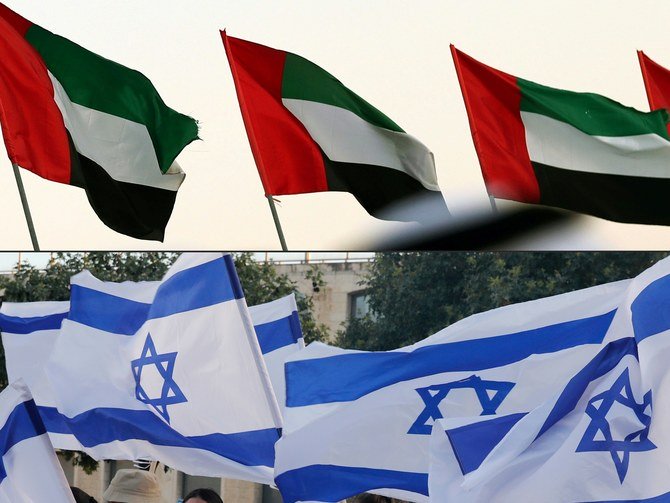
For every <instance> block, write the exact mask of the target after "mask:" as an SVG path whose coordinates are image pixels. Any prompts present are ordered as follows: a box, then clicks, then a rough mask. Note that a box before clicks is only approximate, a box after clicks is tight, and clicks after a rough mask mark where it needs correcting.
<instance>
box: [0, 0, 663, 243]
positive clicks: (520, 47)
mask: <svg viewBox="0 0 670 503" xmlns="http://www.w3.org/2000/svg"><path fill="white" fill-rule="evenodd" d="M4 1H5V3H6V5H8V6H9V7H10V8H12V9H14V10H16V11H18V12H19V13H20V14H22V15H23V16H24V17H26V18H28V19H30V20H32V21H33V22H35V23H37V24H40V25H42V26H43V27H45V28H47V29H49V30H51V31H53V32H55V33H57V34H59V35H62V36H64V37H66V38H69V39H70V40H72V41H75V42H77V43H79V44H80V45H83V46H84V47H86V48H88V49H90V50H92V51H94V52H96V53H98V54H100V55H102V56H105V57H107V58H109V59H112V60H115V61H117V62H119V63H122V64H124V65H126V66H129V67H131V68H135V69H138V70H140V71H142V72H143V73H144V74H145V75H147V76H148V77H149V78H150V79H151V80H152V82H153V83H154V85H155V86H156V88H157V89H158V91H159V92H160V94H161V95H162V97H163V98H164V100H165V101H166V103H167V104H168V105H169V106H171V107H172V108H174V109H176V110H178V111H180V112H182V113H185V114H188V115H191V116H192V117H194V118H196V119H197V120H198V121H199V123H200V136H201V138H202V141H198V142H195V143H193V144H191V145H190V146H188V147H186V149H185V150H184V151H183V153H182V154H181V155H180V156H179V157H178V162H179V164H180V165H181V166H182V168H183V169H184V171H185V172H186V173H187V176H186V181H185V182H184V184H183V186H182V188H181V189H180V191H179V194H178V196H177V203H176V205H175V208H174V213H173V216H172V218H171V221H170V223H169V225H168V227H167V231H166V239H165V242H164V243H158V242H147V241H141V240H136V239H133V238H129V237H126V236H123V235H121V234H117V233H115V232H114V231H112V230H110V229H108V228H107V227H105V226H104V225H103V224H102V223H101V222H100V221H99V220H98V218H97V216H96V215H95V213H94V212H93V210H92V209H91V208H90V206H89V204H88V201H87V200H86V196H85V193H84V192H83V191H82V190H81V189H78V188H75V187H70V186H66V185H60V184H56V183H54V182H49V181H47V180H43V179H40V178H39V177H37V176H35V175H33V174H32V173H30V172H28V171H26V170H22V177H23V181H24V184H25V187H26V192H27V197H28V200H29V204H30V207H31V210H32V213H33V220H34V222H35V227H36V231H37V236H38V239H39V241H40V246H41V248H42V249H43V250H64V249H66V250H77V249H86V250H99V249H117V250H150V249H172V250H184V249H187V250H196V249H203V250H204V249H227V250H276V249H278V248H279V246H280V245H279V241H278V239H277V235H276V231H275V228H274V224H273V221H272V217H271V214H270V211H269V207H268V203H267V200H266V199H265V197H264V194H263V188H262V185H261V182H260V179H259V177H258V173H257V171H256V167H255V164H254V161H253V158H252V155H251V151H250V148H249V142H248V140H247V137H246V133H245V130H244V126H243V123H242V118H241V115H240V111H239V106H238V104H237V99H236V96H235V91H234V86H233V81H232V77H231V75H230V69H229V67H228V63H227V60H226V57H225V53H224V50H223V46H222V43H221V39H220V36H219V31H218V30H219V29H222V28H226V29H227V31H228V33H229V34H230V35H231V36H235V37H239V38H244V39H247V40H251V41H254V42H258V43H262V44H265V45H269V46H271V47H275V48H278V49H284V50H287V51H290V52H294V53H296V54H299V55H301V56H303V57H305V58H307V59H309V60H311V61H313V62H315V63H317V64H318V65H320V66H322V67H323V68H325V69H326V70H328V71H329V72H330V73H332V74H333V75H335V76H336V77H337V78H338V79H340V80H341V81H342V82H343V83H344V84H345V85H347V86H348V87H349V88H350V89H352V90H354V91H355V92H356V93H358V94H359V95H361V96H362V97H363V98H365V99H366V100H367V101H369V102H371V103H372V104H374V105H375V106H376V107H377V108H379V109H380V110H381V111H382V112H384V113H385V114H386V115H388V116H389V117H390V118H391V119H393V120H394V121H395V122H396V123H398V124H399V125H400V126H401V127H402V128H403V129H404V130H406V131H407V132H408V133H410V134H412V135H413V136H415V137H417V138H419V139H420V140H421V141H422V142H423V143H425V144H426V145H427V146H428V147H429V148H430V149H431V150H432V151H433V153H434V154H435V159H436V164H437V175H438V180H439V184H440V187H441V188H442V192H443V195H444V197H445V200H446V201H447V204H448V206H449V208H450V210H451V211H452V213H453V214H454V215H455V217H456V218H459V217H460V216H461V215H466V214H467V213H468V212H469V211H471V210H472V209H473V208H477V209H479V210H481V209H482V208H483V209H486V208H487V205H488V204H489V202H488V198H487V194H486V190H485V187H484V183H483V180H482V176H481V171H480V168H479V164H478V161H477V158H476V154H475V150H474V147H473V144H472V138H471V135H470V130H469V127H468V121H467V115H466V113H465V107H464V105H463V99H462V97H461V93H460V89H459V87H458V82H457V79H456V73H455V71H454V67H453V63H452V60H451V56H450V53H449V44H450V43H454V44H455V45H456V46H457V47H458V48H459V49H461V50H462V51H464V52H466V53H468V54H470V55H472V56H473V57H475V58H477V59H479V60H480V61H482V62H484V63H487V64H489V65H491V66H493V67H495V68H498V69H500V70H503V71H506V72H508V73H511V74H513V75H516V76H519V77H524V78H526V79H529V80H532V81H535V82H538V83H541V84H545V85H549V86H553V87H558V88H563V89H570V90H575V91H590V92H596V93H600V94H604V95H606V96H608V97H610V98H613V99H615V100H617V101H620V102H622V103H624V104H626V105H629V106H633V107H635V108H638V109H642V110H648V106H647V101H646V96H645V92H644V86H643V83H642V78H641V75H640V72H639V67H638V63H637V57H636V54H635V50H636V49H643V50H644V51H645V52H646V53H647V54H648V55H649V56H650V57H651V58H652V59H655V60H656V61H658V62H659V63H661V64H662V65H664V66H667V67H670V41H669V40H668V36H667V20H668V19H670V3H668V2H664V1H661V0H646V1H645V0H641V1H636V2H632V1H621V2H616V8H613V4H612V2H608V1H604V0H593V1H590V2H584V1H583V0H562V1H561V2H531V1H528V0H507V1H505V2H500V1H491V0H478V1H476V2H463V1H460V0H415V1H413V2H407V1H406V0H366V1H364V2H363V1H360V0H338V1H337V2H326V1H318V0H317V1H315V0H273V1H270V0H197V1H194V2H189V3H188V6H187V5H186V3H184V2H183V1H179V0H144V1H142V2H137V1H134V0H133V1H131V0H115V1H111V0H49V1H48V2H44V1H43V0H41V1H38V0H20V1H19V0H4ZM0 187H2V188H3V189H2V196H1V197H0V212H1V214H2V215H3V220H2V222H3V225H2V229H3V233H2V240H1V241H0V249H4V250H21V249H30V248H31V243H30V238H29V235H28V230H27V227H26V224H25V220H24V217H23V213H22V209H21V204H20V200H19V196H18V192H17V189H16V183H15V181H14V177H13V174H12V170H11V165H10V163H9V161H8V159H7V157H6V153H5V151H4V145H2V146H0ZM278 199H279V200H280V202H279V203H278V213H279V218H280V220H281V223H282V226H283V229H284V234H285V236H286V241H287V244H288V246H289V248H290V249H297V250H349V249H370V248H373V247H374V243H375V242H376V240H377V239H378V238H379V236H382V235H385V234H388V233H402V232H404V231H405V230H406V229H407V224H399V223H392V222H384V221H380V220H376V219H374V218H373V217H371V216H369V215H368V214H367V213H366V212H365V211H364V210H363V209H362V207H360V205H359V204H358V203H357V202H356V201H355V200H354V198H353V197H352V196H351V195H350V194H346V193H334V192H332V193H318V194H305V195H293V196H280V197H278ZM526 246H527V247H530V248H547V247H548V248H561V249H668V248H670V230H668V229H667V228H663V227H655V226H638V225H628V224H618V223H613V222H606V221H604V220H600V219H596V218H591V217H583V218H580V219H579V220H578V223H576V224H574V225H572V226H571V227H570V228H569V229H564V230H562V231H561V233H560V234H558V235H556V234H554V235H553V236H550V237H548V238H547V239H545V240H538V241H534V242H532V243H530V244H527V245H526ZM519 247H523V246H522V245H519Z"/></svg>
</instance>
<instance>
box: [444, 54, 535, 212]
mask: <svg viewBox="0 0 670 503" xmlns="http://www.w3.org/2000/svg"><path fill="white" fill-rule="evenodd" d="M451 54H452V57H453V59H454V64H455V65H456V73H457V74H458V80H459V83H460V85H461V91H462V93H463V99H464V100H465V108H466V109H467V112H468V119H469V121H470V129H471V131H472V138H473V140H474V143H475V149H476V150H477V156H478V157H479V164H480V165H481V168H482V175H483V176H484V183H486V188H487V190H488V192H489V194H490V195H492V196H494V197H498V198H501V199H512V200H515V201H522V202H527V203H537V202H539V200H540V188H539V186H538V183H537V179H536V178H535V172H534V170H533V167H532V165H531V163H530V158H529V157H528V148H527V146H526V132H525V129H524V126H523V122H522V121H521V112H520V103H521V91H520V90H519V87H518V86H517V83H516V77H513V76H511V75H508V74H506V73H503V72H501V71H498V70H495V69H493V68H491V67H489V66H486V65H484V64H482V63H480V62H479V61H477V60H475V59H473V58H471V57H470V56H468V55H467V54H465V53H463V52H461V51H459V50H458V49H456V48H455V47H454V46H453V45H452V46H451Z"/></svg>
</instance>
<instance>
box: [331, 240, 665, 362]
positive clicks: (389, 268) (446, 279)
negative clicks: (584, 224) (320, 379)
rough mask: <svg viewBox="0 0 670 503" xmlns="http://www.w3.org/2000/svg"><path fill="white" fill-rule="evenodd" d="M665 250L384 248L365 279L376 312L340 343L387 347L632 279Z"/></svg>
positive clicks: (348, 328) (350, 329)
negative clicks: (509, 308)
mask: <svg viewBox="0 0 670 503" xmlns="http://www.w3.org/2000/svg"><path fill="white" fill-rule="evenodd" d="M666 255H667V253H662V252H634V253H631V252H569V253H561V252H535V253H501V252H461V253H428V254H427V253H380V254H377V256H376V258H375V261H374V262H373V263H372V264H371V268H370V271H369V273H368V274H367V276H366V277H365V278H364V280H363V282H362V285H363V286H364V287H366V288H367V292H368V295H369V304H370V308H371V313H370V314H369V315H367V316H366V317H364V318H362V319H354V320H350V322H349V323H348V325H347V326H346V328H345V329H344V330H343V331H340V332H339V333H338V337H337V343H338V345H339V346H342V347H346V348H354V349H363V350H389V349H395V348H399V347H402V346H405V345H408V344H412V343H414V342H417V341H419V340H421V339H424V338H425V337H427V336H429V335H431V334H433V333H435V332H437V331H439V330H441V329H442V328H444V327H445V326H448V325H450V324H452V323H454V322H456V321H458V320H460V319H461V318H464V317H466V316H470V315H471V314H474V313H478V312H482V311H486V310H489V309H493V308H496V307H500V306H504V305H506V304H512V303H517V302H523V301H527V300H532V299H537V298H540V297H547V296H550V295H557V294H560V293H564V292H568V291H572V290H578V289H581V288H587V287H590V286H594V285H598V284H602V283H608V282H611V281H616V280H620V279H625V278H630V277H633V276H635V275H637V274H639V273H640V272H641V271H643V270H644V269H646V268H647V267H649V266H651V265H652V264H653V263H654V262H656V261H658V260H660V259H661V258H663V257H664V256H666Z"/></svg>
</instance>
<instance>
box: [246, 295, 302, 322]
mask: <svg viewBox="0 0 670 503" xmlns="http://www.w3.org/2000/svg"><path fill="white" fill-rule="evenodd" d="M293 311H298V306H297V304H296V302H295V295H294V294H290V295H287V296H285V297H281V298H280V299H277V300H273V301H272V302H266V303H265V304H259V305H257V306H249V314H251V319H252V320H253V322H254V325H263V324H265V323H270V322H271V321H277V320H281V319H282V318H286V317H287V316H291V313H292V312H293Z"/></svg>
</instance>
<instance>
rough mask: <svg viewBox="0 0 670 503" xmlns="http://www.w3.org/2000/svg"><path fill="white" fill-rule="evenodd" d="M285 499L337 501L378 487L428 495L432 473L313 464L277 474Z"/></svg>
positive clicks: (280, 489) (290, 502) (289, 501)
mask: <svg viewBox="0 0 670 503" xmlns="http://www.w3.org/2000/svg"><path fill="white" fill-rule="evenodd" d="M275 483H276V484H277V487H278V488H279V491H280V492H281V495H282V498H283V500H284V503H294V502H296V501H310V500H311V501H324V502H336V501H341V500H343V499H345V498H348V497H350V496H355V495H356V494H360V493H362V492H365V491H372V490H374V489H399V490H403V491H410V492H413V493H418V494H423V495H425V496H428V474H427V473H413V472H401V471H397V470H381V469H375V468H360V467H350V466H337V465H310V466H305V467H303V468H298V469H296V470H290V471H287V472H284V473H282V474H281V475H279V476H278V477H276V478H275Z"/></svg>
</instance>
